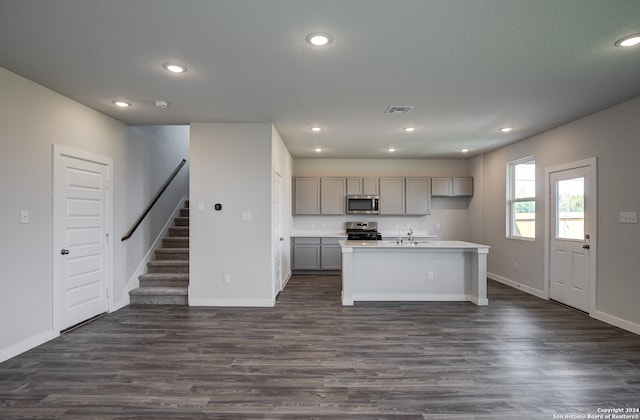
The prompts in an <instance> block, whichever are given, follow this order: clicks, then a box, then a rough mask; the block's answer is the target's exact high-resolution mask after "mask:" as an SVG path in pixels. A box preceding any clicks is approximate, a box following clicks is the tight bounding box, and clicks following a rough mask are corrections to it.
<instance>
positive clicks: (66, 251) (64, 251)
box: [60, 249, 69, 255]
mask: <svg viewBox="0 0 640 420" xmlns="http://www.w3.org/2000/svg"><path fill="white" fill-rule="evenodd" d="M60 253H61V254H62V255H67V254H69V250H68V249H61V250H60Z"/></svg>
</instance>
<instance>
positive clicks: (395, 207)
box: [380, 178, 404, 214]
mask: <svg viewBox="0 0 640 420" xmlns="http://www.w3.org/2000/svg"><path fill="white" fill-rule="evenodd" d="M380 214H404V178H380Z"/></svg>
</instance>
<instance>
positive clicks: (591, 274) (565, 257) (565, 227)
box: [549, 162, 597, 312]
mask: <svg viewBox="0 0 640 420" xmlns="http://www.w3.org/2000/svg"><path fill="white" fill-rule="evenodd" d="M549 191H550V196H549V228H550V237H549V297H550V298H551V299H553V300H556V301H558V302H561V303H564V304H566V305H569V306H572V307H574V308H576V309H579V310H582V311H585V312H590V311H591V310H592V309H595V308H593V307H592V305H591V301H592V295H593V294H595V290H594V289H595V275H596V272H595V244H596V241H595V233H596V220H597V219H596V214H595V212H596V208H597V207H596V183H595V162H593V163H591V162H586V163H585V162H580V163H577V164H571V165H566V166H565V167H560V168H556V169H555V170H552V171H549Z"/></svg>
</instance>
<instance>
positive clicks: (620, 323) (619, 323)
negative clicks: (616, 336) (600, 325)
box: [589, 311, 640, 335]
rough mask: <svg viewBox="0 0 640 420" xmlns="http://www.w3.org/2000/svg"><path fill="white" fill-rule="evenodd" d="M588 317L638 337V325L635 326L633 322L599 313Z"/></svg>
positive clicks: (639, 329)
mask: <svg viewBox="0 0 640 420" xmlns="http://www.w3.org/2000/svg"><path fill="white" fill-rule="evenodd" d="M589 315H590V316H591V317H592V318H595V319H597V320H599V321H602V322H606V323H607V324H611V325H614V326H616V327H619V328H622V329H623V330H627V331H629V332H632V333H634V334H638V335H640V324H636V323H634V322H631V321H627V320H625V319H622V318H618V317H616V316H613V315H609V314H606V313H604V312H600V311H595V312H592V313H590V314H589Z"/></svg>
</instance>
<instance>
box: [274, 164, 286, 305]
mask: <svg viewBox="0 0 640 420" xmlns="http://www.w3.org/2000/svg"><path fill="white" fill-rule="evenodd" d="M276 179H278V180H279V181H278V184H277V185H278V191H276ZM271 187H272V189H273V190H272V194H271V195H272V201H273V205H272V214H273V219H272V221H271V229H272V231H271V243H272V245H271V246H272V247H273V250H272V254H271V264H272V267H271V273H272V279H273V280H272V284H271V289H272V291H273V292H272V293H273V294H274V296H273V301H274V303H275V302H276V298H277V296H278V293H280V292H281V291H282V287H283V283H284V282H283V280H284V269H283V259H284V258H283V257H284V255H283V254H284V252H283V251H284V250H283V237H282V175H280V172H278V170H277V169H276V168H275V167H274V168H273V173H272V180H271ZM276 206H277V207H278V209H279V212H276ZM276 226H277V227H278V228H279V232H274V231H275V230H276V229H275V228H276ZM275 233H277V234H278V239H279V241H278V244H277V245H275V246H274V245H273V243H274V237H275V235H274V234H275ZM278 253H279V254H280V255H279V256H280V258H279V260H278V261H279V263H280V267H278V268H277V269H278V271H276V266H275V260H276V258H275V256H276V254H278ZM276 272H279V273H280V278H276V275H275V274H276Z"/></svg>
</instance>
